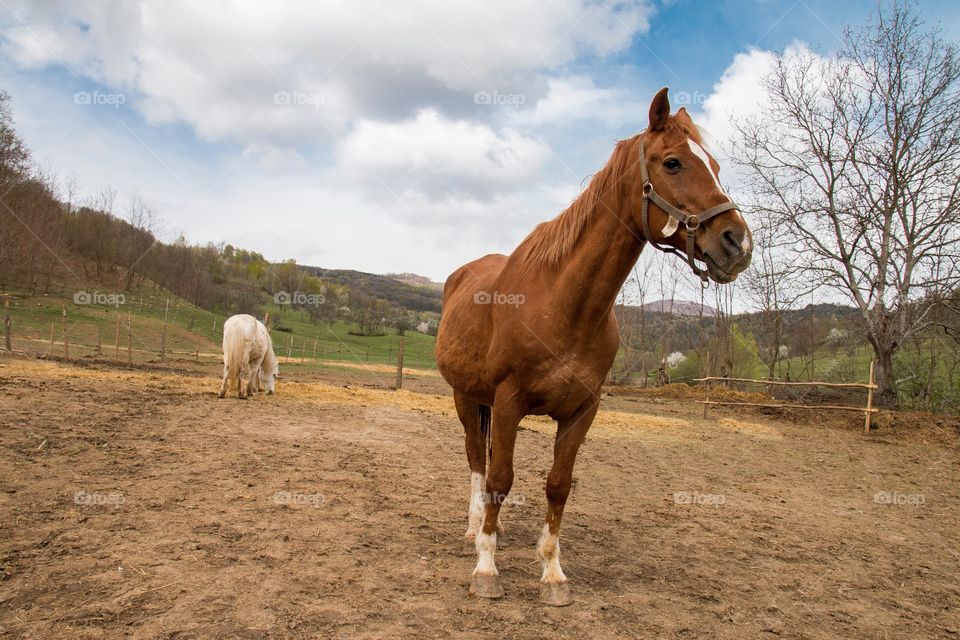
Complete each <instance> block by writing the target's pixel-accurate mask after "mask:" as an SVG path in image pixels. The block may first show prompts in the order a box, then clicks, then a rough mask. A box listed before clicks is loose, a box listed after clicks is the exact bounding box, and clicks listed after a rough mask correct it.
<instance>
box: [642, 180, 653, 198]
mask: <svg viewBox="0 0 960 640" xmlns="http://www.w3.org/2000/svg"><path fill="white" fill-rule="evenodd" d="M651 193H653V183H651V182H650V181H649V180H647V181H646V182H644V183H643V195H644V196H649V195H650V194H651Z"/></svg>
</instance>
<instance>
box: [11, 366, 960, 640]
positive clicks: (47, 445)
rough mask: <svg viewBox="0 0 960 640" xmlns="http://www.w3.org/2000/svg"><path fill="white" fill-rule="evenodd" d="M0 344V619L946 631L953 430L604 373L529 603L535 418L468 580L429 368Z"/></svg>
mask: <svg viewBox="0 0 960 640" xmlns="http://www.w3.org/2000/svg"><path fill="white" fill-rule="evenodd" d="M218 369H219V367H214V366H208V367H205V368H204V367H201V368H195V369H192V370H188V369H187V368H184V369H182V370H177V369H175V368H174V369H171V370H161V369H140V370H136V369H131V370H118V369H112V368H109V367H107V366H84V367H78V366H74V365H69V364H62V363H55V362H41V361H35V360H28V359H17V358H0V636H2V637H10V638H27V637H30V638H117V637H135V638H288V637H289V638H343V639H353V638H379V637H391V638H392V637H403V638H446V637H459V638H489V637H504V638H544V637H571V638H608V637H609V638H614V637H624V638H730V639H738V640H739V639H742V638H777V637H779V638H877V639H880V638H883V639H888V638H960V612H958V605H960V583H958V575H960V545H958V541H960V533H958V532H960V501H958V497H960V495H958V494H960V486H958V483H957V480H958V470H960V459H958V455H957V454H958V446H957V442H958V439H957V431H956V425H955V424H954V423H951V422H950V421H944V422H943V424H939V425H937V424H932V423H931V424H924V423H925V422H926V419H924V420H921V421H919V422H920V423H921V424H915V425H914V426H913V427H909V428H908V427H903V426H895V425H896V421H890V420H887V421H886V422H883V421H881V428H880V429H879V430H878V431H876V432H874V433H871V434H869V435H865V434H863V433H862V432H861V431H860V429H859V425H860V420H861V419H860V418H853V419H850V418H849V417H846V416H845V417H843V418H842V419H841V418H837V420H834V421H831V420H824V419H817V418H815V417H811V418H808V419H802V420H797V419H795V418H792V419H787V418H789V416H788V417H784V416H780V417H773V416H767V415H763V414H747V413H733V412H732V411H729V410H716V411H715V414H714V416H713V418H712V419H711V420H709V421H705V420H703V419H702V413H701V409H700V406H699V405H697V404H695V403H693V402H692V401H691V400H690V399H684V398H673V397H668V396H669V394H668V395H667V396H664V397H650V396H643V395H639V396H638V395H636V394H632V395H624V394H618V393H617V392H616V391H614V392H613V393H614V396H613V397H608V398H605V399H604V404H603V407H604V409H603V411H602V413H601V415H600V416H599V417H598V420H597V423H596V425H595V427H594V429H593V430H592V431H591V433H590V435H589V437H588V440H587V442H586V443H585V444H584V447H583V449H582V450H581V454H580V457H579V460H578V463H577V470H576V478H577V482H576V486H575V491H574V495H573V496H572V498H571V501H570V503H569V504H568V507H567V511H566V518H565V520H564V526H563V530H562V533H561V537H562V544H563V558H562V559H563V565H564V569H565V571H566V573H567V575H568V577H569V578H570V579H571V581H572V585H573V588H574V595H575V597H576V602H575V603H574V604H573V605H572V606H570V607H566V608H563V609H553V608H547V607H544V606H542V605H540V604H539V602H538V600H537V598H538V593H539V591H538V580H539V565H538V563H537V561H536V559H535V556H534V545H535V543H536V540H537V537H538V534H539V531H540V528H541V522H542V518H543V513H544V509H545V498H544V496H543V490H542V487H543V481H544V476H545V473H546V470H547V468H548V466H549V463H550V450H551V442H552V436H551V424H550V423H548V422H547V421H545V420H527V421H525V422H524V425H523V426H522V431H521V433H520V435H519V438H518V444H517V473H516V481H515V484H514V490H513V496H514V498H513V501H512V502H513V504H512V505H511V506H508V507H507V508H506V509H505V516H504V524H505V526H506V530H507V535H506V536H505V539H504V540H503V548H502V549H501V550H500V551H499V553H498V555H497V561H498V565H499V568H500V571H501V574H502V576H503V581H504V586H505V588H506V590H507V595H506V597H505V598H503V599H502V600H500V601H496V602H487V601H480V600H478V599H475V598H473V597H471V596H470V595H469V594H468V592H467V588H468V584H469V576H470V572H471V570H472V568H473V563H474V559H473V558H472V557H471V556H468V555H464V553H463V545H462V536H463V532H464V530H465V527H466V508H467V498H468V496H467V494H468V478H469V474H468V469H467V465H466V459H465V456H464V454H463V442H462V431H461V428H460V426H459V423H458V422H457V419H456V416H455V414H454V411H453V404H452V399H451V397H450V396H449V394H448V391H447V390H446V389H445V387H444V385H443V383H442V380H440V379H439V378H437V377H436V376H435V375H430V374H427V373H425V374H424V375H420V376H414V379H413V380H409V381H408V384H409V387H410V389H411V390H404V391H400V392H394V391H390V390H387V389H383V388H370V387H368V386H363V384H362V383H358V382H357V381H356V380H352V379H351V378H350V373H349V372H345V373H343V374H342V375H339V374H336V375H334V374H329V375H324V376H318V375H308V374H304V373H297V372H292V373H289V374H287V376H288V377H287V378H286V379H285V380H283V381H282V382H281V384H280V385H279V387H278V395H276V396H273V397H267V396H263V395H260V396H258V397H256V398H254V399H251V400H247V401H240V400H236V399H233V398H228V399H225V400H218V399H217V398H216V391H217V388H218V386H219V380H218V374H219V371H218Z"/></svg>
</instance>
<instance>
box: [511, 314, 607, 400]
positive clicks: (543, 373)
mask: <svg viewBox="0 0 960 640" xmlns="http://www.w3.org/2000/svg"><path fill="white" fill-rule="evenodd" d="M568 344H569V345H577V346H576V348H571V347H570V346H567V345H559V346H556V345H555V346H554V347H552V348H551V347H549V346H548V345H539V346H540V347H541V348H540V349H536V351H537V353H536V354H535V357H534V358H529V357H527V358H523V359H522V361H524V362H536V363H537V365H536V366H535V367H528V368H520V369H514V371H513V372H512V373H513V374H514V376H515V379H516V381H517V382H518V383H519V386H520V387H521V388H522V389H523V390H524V391H525V392H526V394H527V396H528V398H529V404H530V409H531V413H539V414H550V415H552V416H554V417H562V416H566V415H571V414H572V413H574V412H575V411H576V410H577V408H579V407H580V405H582V404H583V403H584V402H585V401H586V400H587V399H589V398H591V397H592V396H593V395H594V394H595V393H597V391H598V389H599V388H600V386H601V385H602V384H603V381H604V379H605V378H606V376H607V373H608V372H609V370H610V366H611V365H612V363H613V359H614V357H615V355H616V350H617V344H618V339H617V336H616V335H612V336H611V335H608V333H607V332H606V331H604V332H602V334H601V335H596V336H594V339H593V340H591V341H571V342H570V343H568ZM564 347H566V348H564Z"/></svg>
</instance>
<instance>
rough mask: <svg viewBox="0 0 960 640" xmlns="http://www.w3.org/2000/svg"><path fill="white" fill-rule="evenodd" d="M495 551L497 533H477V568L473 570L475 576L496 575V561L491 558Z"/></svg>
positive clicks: (497, 573)
mask: <svg viewBox="0 0 960 640" xmlns="http://www.w3.org/2000/svg"><path fill="white" fill-rule="evenodd" d="M496 551H497V534H496V533H483V532H482V531H481V532H480V533H478V534H477V568H476V569H474V570H473V575H475V576H498V575H500V572H499V571H497V563H496V562H494V560H493V554H494V553H496Z"/></svg>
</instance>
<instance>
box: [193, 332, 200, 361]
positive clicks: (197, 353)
mask: <svg viewBox="0 0 960 640" xmlns="http://www.w3.org/2000/svg"><path fill="white" fill-rule="evenodd" d="M194 358H195V359H196V361H197V362H200V340H199V338H198V339H197V352H196V353H195V354H194Z"/></svg>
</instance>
